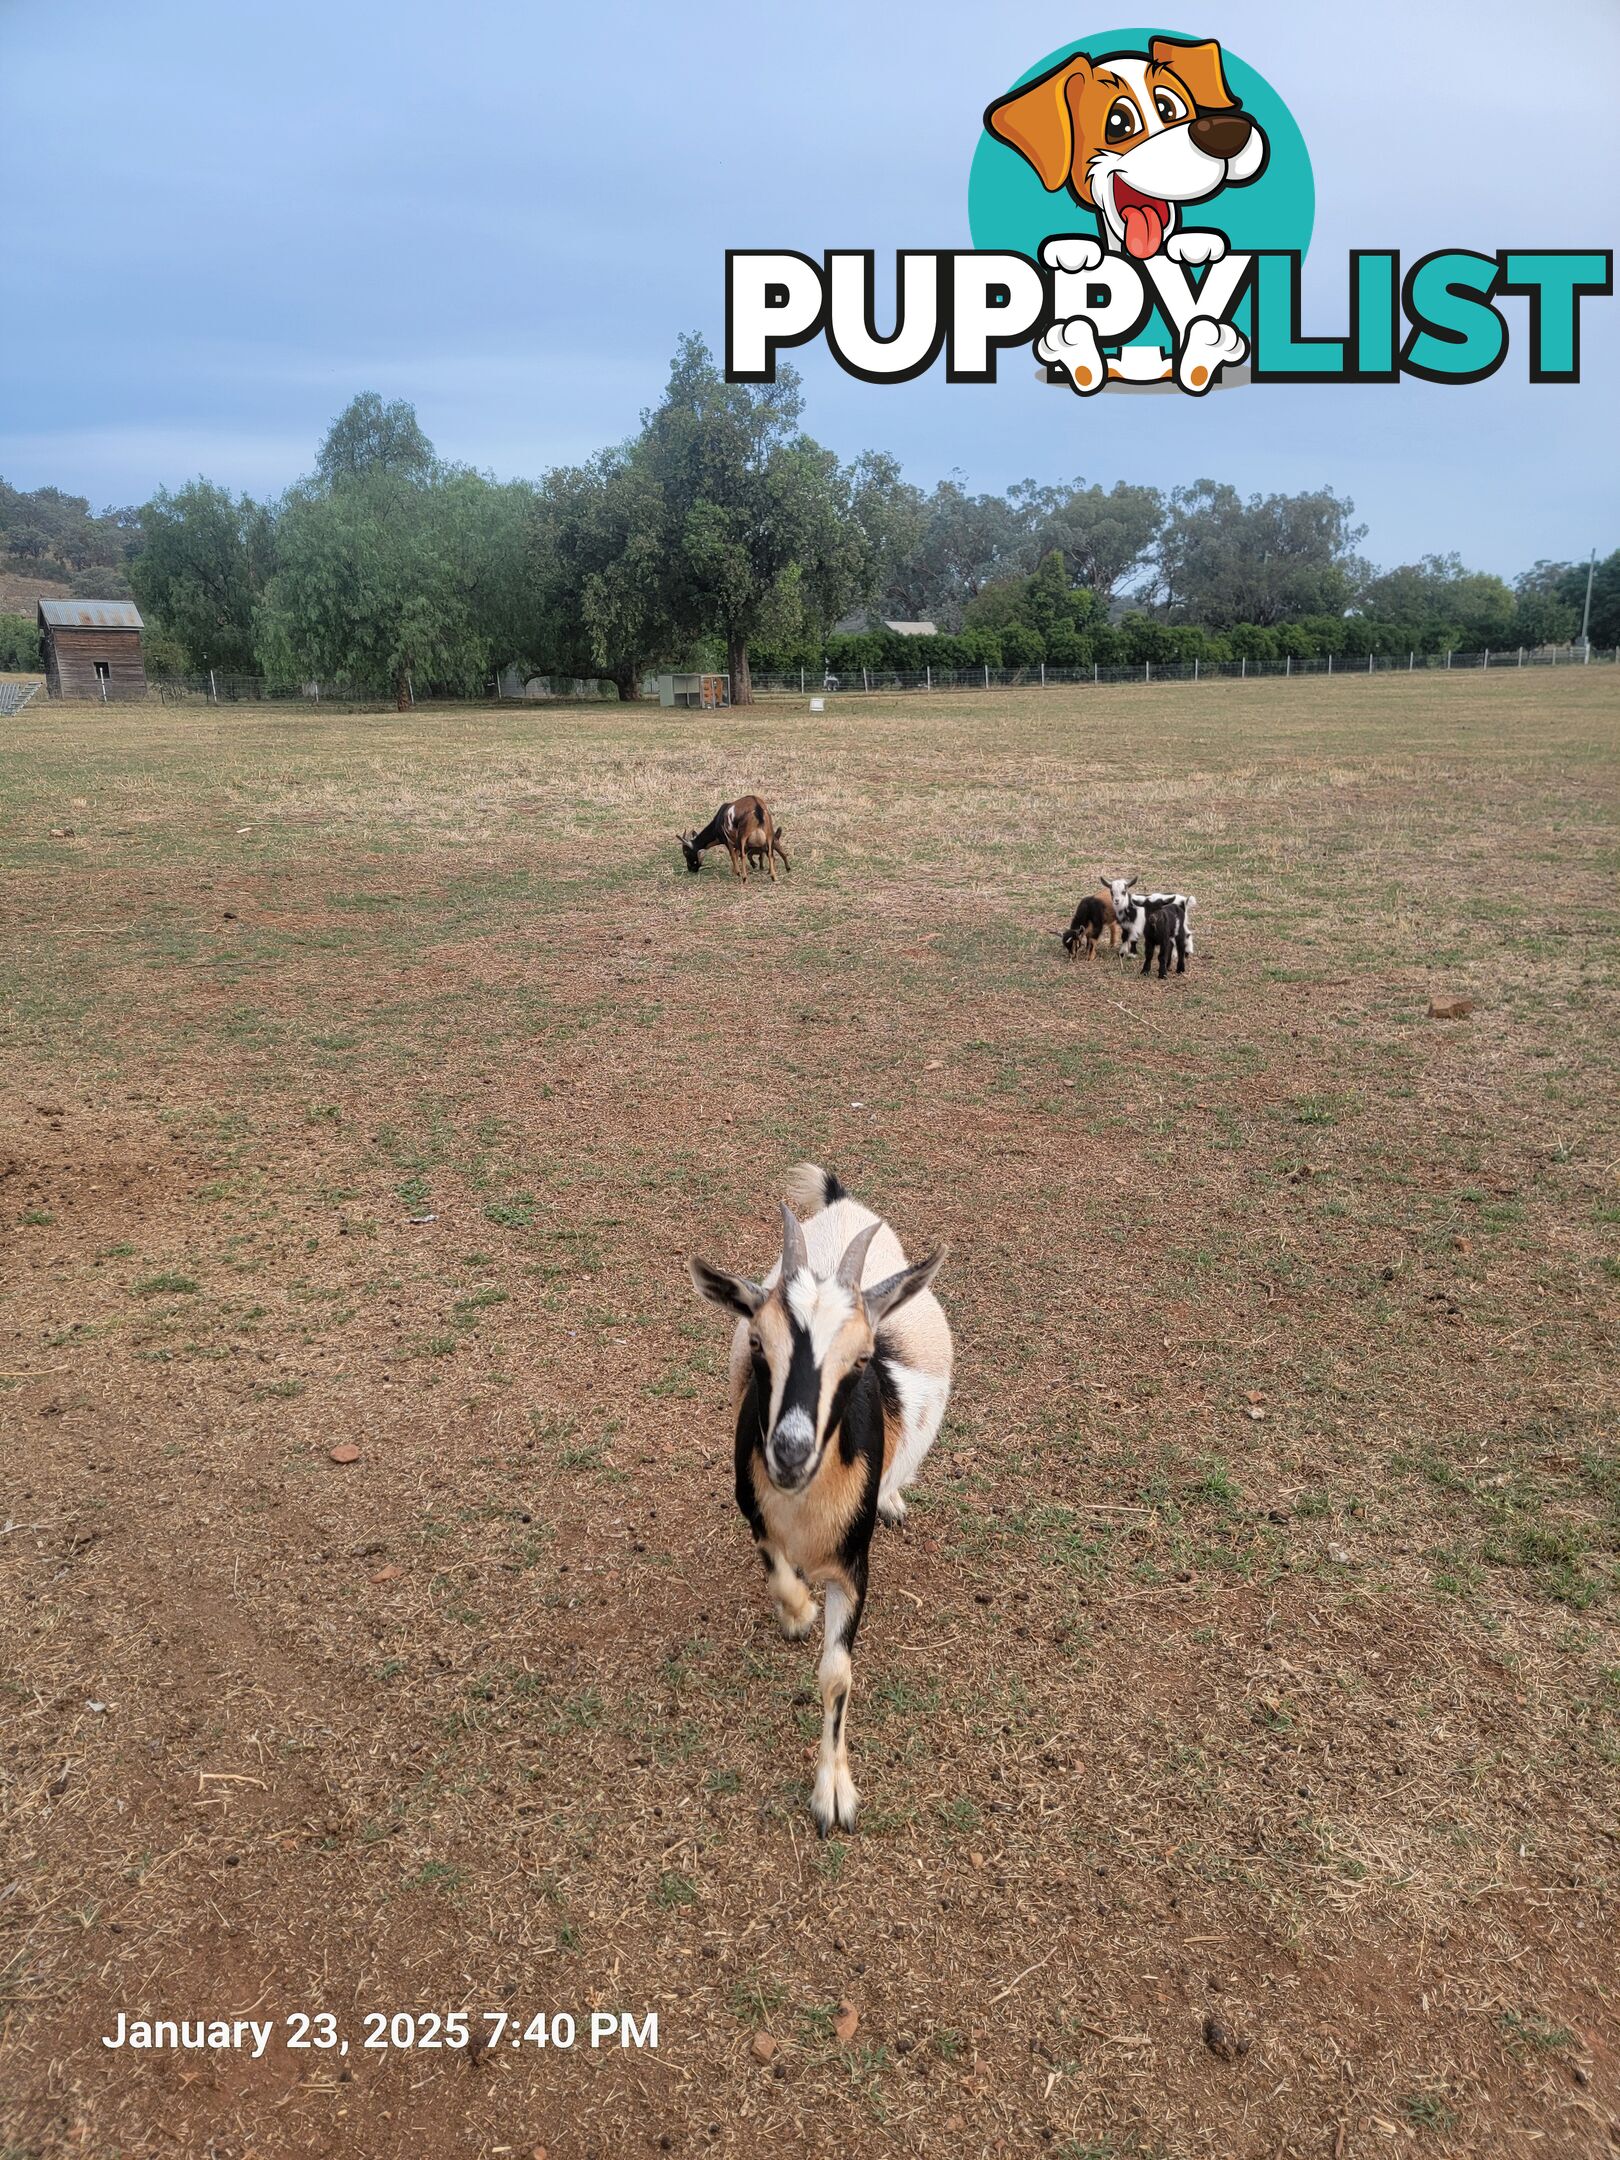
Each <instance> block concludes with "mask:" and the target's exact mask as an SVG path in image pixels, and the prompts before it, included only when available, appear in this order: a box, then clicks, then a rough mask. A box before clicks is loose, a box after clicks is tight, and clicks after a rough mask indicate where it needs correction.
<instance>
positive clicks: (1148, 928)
mask: <svg viewBox="0 0 1620 2160" xmlns="http://www.w3.org/2000/svg"><path fill="white" fill-rule="evenodd" d="M1142 943H1143V948H1144V958H1143V961H1142V973H1143V974H1144V975H1146V974H1147V973H1148V972H1149V970H1150V969H1151V968H1152V966H1153V955H1154V954H1155V953H1157V954H1158V956H1159V980H1160V981H1161V982H1163V980H1164V978H1165V975H1166V973H1167V972H1168V969H1169V965H1170V953H1171V950H1172V948H1174V951H1175V955H1176V973H1177V974H1178V975H1185V974H1186V972H1187V907H1186V903H1185V902H1183V903H1181V904H1180V905H1178V904H1177V902H1176V901H1175V900H1174V899H1173V898H1171V897H1169V896H1168V895H1167V896H1166V897H1165V898H1163V899H1153V900H1149V902H1148V904H1147V914H1146V918H1145V921H1144V924H1143V930H1142Z"/></svg>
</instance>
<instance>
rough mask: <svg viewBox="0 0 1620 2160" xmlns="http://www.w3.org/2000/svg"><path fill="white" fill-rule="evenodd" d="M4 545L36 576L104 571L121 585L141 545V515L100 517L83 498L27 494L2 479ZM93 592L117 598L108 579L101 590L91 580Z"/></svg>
mask: <svg viewBox="0 0 1620 2160" xmlns="http://www.w3.org/2000/svg"><path fill="white" fill-rule="evenodd" d="M0 542H3V545H4V548H5V552H6V554H7V556H8V557H9V558H10V559H11V561H12V562H13V563H15V564H18V565H26V566H27V567H28V568H29V569H31V570H32V571H33V572H34V573H35V574H36V575H43V576H49V577H56V578H68V579H71V578H73V577H74V576H76V575H79V576H87V575H88V574H89V573H90V572H92V571H94V570H97V569H101V570H105V571H108V572H111V573H114V577H113V580H112V582H114V583H115V582H116V579H117V574H119V573H121V572H122V570H123V567H124V565H125V563H126V562H127V560H128V558H129V556H130V555H131V554H132V553H133V551H134V549H135V548H136V547H138V545H139V542H140V532H139V513H138V512H137V511H130V510H108V511H104V512H103V513H102V514H101V515H100V516H99V517H97V516H95V515H93V514H92V512H91V509H90V504H89V502H88V501H87V500H86V498H85V497H84V496H83V495H69V494H67V493H66V492H65V491H64V490H63V489H61V488H57V487H42V488H35V489H34V490H33V492H32V493H27V492H25V491H23V490H21V489H19V488H14V487H10V486H8V485H7V483H6V482H5V481H4V480H0ZM91 588H94V589H96V590H103V591H105V592H106V595H107V597H108V598H113V597H115V594H114V593H113V591H112V589H111V583H109V582H108V581H106V580H103V581H102V582H101V584H99V585H98V584H97V581H96V580H95V579H94V578H91V579H90V585H89V586H88V587H87V588H86V589H87V590H89V589H91Z"/></svg>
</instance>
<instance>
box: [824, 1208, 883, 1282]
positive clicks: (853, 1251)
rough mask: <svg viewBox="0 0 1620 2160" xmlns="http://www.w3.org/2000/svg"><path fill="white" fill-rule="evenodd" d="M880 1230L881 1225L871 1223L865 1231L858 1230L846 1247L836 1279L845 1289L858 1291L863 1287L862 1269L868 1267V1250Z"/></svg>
mask: <svg viewBox="0 0 1620 2160" xmlns="http://www.w3.org/2000/svg"><path fill="white" fill-rule="evenodd" d="M880 1228H881V1225H880V1224H878V1223H875V1222H869V1223H868V1224H867V1226H866V1228H865V1229H864V1230H857V1231H856V1233H855V1235H854V1236H853V1237H852V1238H851V1239H850V1241H849V1243H848V1244H847V1245H846V1246H845V1247H844V1251H843V1257H842V1258H841V1259H840V1260H839V1263H838V1273H837V1276H836V1278H835V1279H836V1280H837V1282H838V1283H839V1285H840V1286H841V1287H842V1288H843V1289H845V1290H858V1289H859V1288H860V1287H861V1269H862V1268H863V1267H864V1266H865V1265H866V1253H867V1248H868V1246H869V1245H870V1244H871V1242H872V1240H873V1239H874V1238H875V1237H876V1236H877V1234H878V1231H879V1229H880Z"/></svg>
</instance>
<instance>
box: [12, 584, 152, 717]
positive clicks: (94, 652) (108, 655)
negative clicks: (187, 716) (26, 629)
mask: <svg viewBox="0 0 1620 2160" xmlns="http://www.w3.org/2000/svg"><path fill="white" fill-rule="evenodd" d="M39 629H40V637H41V640H42V641H43V643H44V647H45V684H46V688H47V689H48V690H49V691H50V694H51V696H52V697H61V698H99V699H100V700H101V702H102V703H103V704H110V703H112V701H113V700H114V699H130V698H136V699H138V698H143V697H145V695H146V663H145V661H144V660H143V659H142V658H141V629H142V624H141V618H140V616H139V614H138V613H137V611H136V609H135V607H134V606H133V604H132V603H131V602H130V601H128V600H42V601H41V602H40V603H39Z"/></svg>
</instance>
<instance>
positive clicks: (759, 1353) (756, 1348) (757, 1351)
mask: <svg viewBox="0 0 1620 2160" xmlns="http://www.w3.org/2000/svg"><path fill="white" fill-rule="evenodd" d="M748 1347H749V1349H750V1350H752V1351H753V1353H754V1355H755V1357H763V1356H764V1355H765V1345H764V1344H763V1343H762V1342H761V1341H760V1339H759V1337H758V1336H757V1335H755V1334H753V1333H752V1332H751V1333H750V1334H749V1337H748Z"/></svg>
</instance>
